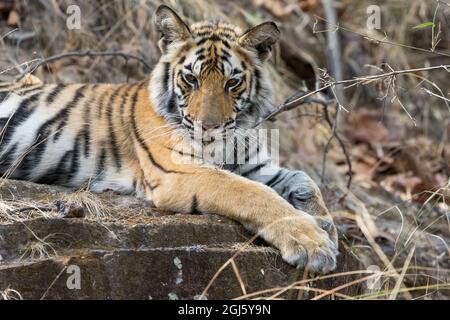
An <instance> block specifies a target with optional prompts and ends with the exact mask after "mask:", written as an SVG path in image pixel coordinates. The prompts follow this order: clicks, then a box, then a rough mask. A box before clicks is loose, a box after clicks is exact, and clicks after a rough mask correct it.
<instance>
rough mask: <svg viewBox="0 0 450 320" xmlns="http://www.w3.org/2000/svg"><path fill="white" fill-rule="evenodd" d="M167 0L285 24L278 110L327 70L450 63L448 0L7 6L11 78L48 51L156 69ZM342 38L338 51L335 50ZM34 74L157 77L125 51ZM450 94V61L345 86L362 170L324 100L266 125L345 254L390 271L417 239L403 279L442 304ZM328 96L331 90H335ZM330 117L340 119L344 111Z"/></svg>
mask: <svg viewBox="0 0 450 320" xmlns="http://www.w3.org/2000/svg"><path fill="white" fill-rule="evenodd" d="M161 3H165V4H167V5H169V6H171V7H172V8H174V9H175V10H176V11H177V12H178V13H179V14H180V15H181V16H182V17H184V18H185V20H186V21H188V22H195V21H199V20H205V19H214V18H220V19H222V20H225V21H229V22H232V23H234V24H237V25H239V26H241V28H242V29H243V30H245V29H246V28H248V27H250V26H252V25H255V24H257V23H259V22H262V21H264V20H273V21H275V22H276V23H277V24H278V26H279V27H280V30H281V32H282V38H281V41H280V42H279V44H278V45H277V47H276V48H275V50H274V56H273V58H272V60H271V62H270V67H269V68H270V73H271V76H272V79H273V83H274V87H275V94H276V101H277V103H278V104H280V103H282V102H283V101H284V100H285V99H287V98H288V97H290V96H292V95H293V94H296V93H297V94H298V92H299V91H300V92H306V91H311V90H314V89H315V88H317V87H319V86H321V85H323V83H324V82H323V81H324V78H326V79H325V81H327V80H328V81H329V80H330V76H337V77H338V78H339V77H341V78H342V79H352V78H354V77H358V76H370V75H376V74H380V73H384V72H390V71H392V70H409V69H415V68H426V67H431V66H439V65H450V5H449V4H448V3H447V2H446V1H436V0H386V1H383V0H380V1H365V0H363V1H362V0H335V1H328V0H325V1H320V0H240V1H227V0H216V1H199V0H172V1H156V0H98V1H82V0H78V1H75V0H73V1H69V0H61V1H58V0H39V1H26V0H15V1H14V0H0V80H12V79H14V78H15V77H16V76H17V75H18V74H20V73H21V72H23V71H24V70H25V69H26V67H30V66H31V67H32V66H33V64H35V63H36V62H37V61H39V59H42V58H46V57H49V56H52V55H56V54H60V53H64V52H70V51H86V50H91V51H122V52H126V53H129V54H134V55H136V56H139V57H142V58H144V59H145V61H146V62H147V63H148V64H149V65H154V64H155V63H156V62H157V61H158V58H159V51H158V48H157V44H156V43H157V39H158V34H157V32H156V30H155V28H154V26H153V23H152V21H153V19H152V17H153V12H154V10H155V8H156V7H157V6H158V5H159V4H161ZM73 4H76V5H78V6H79V7H80V8H81V29H80V30H68V29H67V26H66V19H67V12H66V10H67V7H68V6H69V5H73ZM370 5H376V6H378V7H379V8H380V17H381V24H380V29H375V30H370V29H369V28H368V27H367V20H368V18H369V16H370V14H368V12H367V9H368V7H369V6H370ZM333 15H335V16H336V18H337V23H333V21H332V18H333ZM335 41H338V43H339V44H340V47H338V46H332V44H333V43H335ZM330 44H331V45H330ZM336 52H338V53H339V55H338V59H337V60H336V55H335V53H336ZM333 53H334V54H333ZM333 56H334V58H333ZM327 70H328V71H327ZM339 71H342V75H339ZM34 74H35V75H36V76H38V77H39V78H41V79H43V80H44V82H47V83H55V82H65V83H69V82H126V81H129V82H132V81H137V80H140V79H143V78H145V77H147V76H148V70H146V68H145V67H144V66H143V65H142V64H141V63H140V62H138V61H135V60H126V59H123V58H120V57H96V58H92V57H82V58H67V59H62V60H58V61H56V62H54V63H51V64H48V65H46V66H42V67H40V68H38V69H37V70H35V72H34ZM449 88H450V69H447V70H445V69H436V70H426V71H420V72H408V73H405V74H402V75H398V76H395V77H386V78H382V79H381V80H379V81H372V82H370V83H365V84H362V85H359V86H354V87H351V88H348V89H345V90H343V93H342V97H341V98H342V100H341V101H340V103H341V104H342V108H341V111H340V120H339V122H337V132H338V133H339V134H340V135H341V136H342V139H343V142H344V145H345V149H346V150H347V152H348V153H349V155H350V158H351V163H352V171H351V172H350V171H349V167H348V165H347V163H346V159H345V156H344V153H343V150H342V148H341V147H340V146H339V144H338V143H337V141H336V139H332V140H331V144H330V150H329V152H327V153H326V154H325V155H326V157H324V146H325V145H326V144H327V142H328V141H329V140H330V137H332V130H331V128H330V126H329V125H328V124H327V122H326V121H324V113H323V107H322V106H320V105H315V104H303V105H301V106H299V107H298V108H295V109H294V110H291V111H288V112H285V113H282V114H281V115H280V116H278V117H277V121H275V122H274V123H269V124H268V125H269V126H274V127H278V128H281V130H282V131H281V151H282V162H283V163H282V164H283V165H286V166H289V167H293V168H302V169H304V170H306V171H307V172H308V173H309V174H311V175H312V176H313V177H314V179H315V180H316V181H322V182H323V183H322V184H321V188H322V191H323V193H324V196H325V198H326V201H327V204H328V205H329V207H330V208H331V210H332V211H333V214H334V216H335V219H336V222H337V223H338V224H339V228H340V231H341V233H342V235H343V238H344V239H345V243H346V244H347V247H346V249H347V250H349V251H351V252H352V253H354V254H355V256H356V257H358V259H360V260H361V261H362V262H363V263H364V264H366V265H371V264H378V265H384V267H386V268H387V266H386V264H387V263H386V259H388V260H387V261H389V262H390V263H392V264H393V265H394V266H395V267H399V268H401V267H402V266H403V265H404V264H405V259H406V258H407V254H408V253H409V252H410V248H411V247H414V258H413V261H414V263H412V264H411V266H416V269H414V271H412V272H410V273H411V275H407V276H405V280H404V283H405V285H406V286H407V287H410V288H422V286H425V287H426V288H425V287H423V288H425V289H423V288H422V289H423V290H411V292H413V293H414V297H421V298H443V297H446V295H447V292H448V291H447V290H448V283H449V273H448V272H449V271H450V270H449V269H450V262H449V257H450V251H449V247H448V245H449V244H450V222H449V221H450V212H449V208H448V204H449V203H450V202H449V200H448V199H449V197H450V194H449V176H450V165H449V164H450V141H449V134H450V106H449V105H450V100H449V99H450V89H449ZM341 89H342V88H341ZM430 92H431V93H430ZM324 94H326V95H328V96H329V97H330V98H332V97H333V95H332V92H324ZM329 112H330V113H331V116H334V114H335V108H334V107H330V110H329ZM324 159H325V160H326V161H327V162H326V165H327V170H326V175H325V177H322V165H323V161H324ZM350 175H352V177H353V184H352V185H351V187H350V190H348V189H347V188H346V182H347V180H348V177H349V176H350ZM362 212H363V213H364V212H367V215H365V214H362ZM361 216H362V217H363V219H362V220H361V219H359V218H358V217H361ZM361 221H362V222H361ZM361 223H364V224H365V226H369V228H368V230H369V231H367V230H366V231H365V230H364V228H362V229H363V230H362V229H361V227H362V226H361ZM374 246H375V247H376V248H375V247H374ZM378 249H381V250H382V252H383V254H384V255H385V256H383V255H380V254H379V252H378ZM408 263H409V262H408ZM418 268H428V269H426V270H427V271H426V272H425V271H423V269H420V270H422V271H419V269H418ZM443 270H446V271H445V272H444V271H443ZM391 280H392V279H391ZM393 283H394V284H395V279H394V280H393V281H386V283H384V287H383V288H385V289H386V290H387V292H388V293H385V296H386V295H389V293H390V292H391V291H390V290H392V287H393ZM436 286H438V289H436ZM381 296H382V297H383V294H381ZM407 297H408V296H407ZM409 297H411V296H409Z"/></svg>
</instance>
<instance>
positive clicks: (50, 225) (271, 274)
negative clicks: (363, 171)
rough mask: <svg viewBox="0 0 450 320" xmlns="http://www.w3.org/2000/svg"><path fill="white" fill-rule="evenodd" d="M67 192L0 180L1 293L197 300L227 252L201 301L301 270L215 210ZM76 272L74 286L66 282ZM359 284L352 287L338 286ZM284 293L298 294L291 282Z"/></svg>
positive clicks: (350, 265) (344, 260)
mask: <svg viewBox="0 0 450 320" xmlns="http://www.w3.org/2000/svg"><path fill="white" fill-rule="evenodd" d="M74 194H75V193H74V192H72V191H71V190H68V189H65V188H62V187H57V186H45V185H37V184H33V183H29V182H19V181H11V180H5V181H3V183H2V186H1V188H0V196H1V203H2V204H4V205H6V206H8V208H9V209H8V210H6V211H5V209H3V211H4V212H3V213H0V216H1V217H2V219H1V220H0V292H1V291H4V290H6V289H7V288H10V289H14V290H17V291H18V292H19V293H20V294H21V296H22V297H23V298H24V299H198V298H199V297H200V295H201V294H202V292H203V291H204V290H205V288H206V287H207V286H208V284H209V283H210V282H211V280H212V279H213V277H214V275H215V274H216V272H217V271H218V270H219V269H221V267H222V266H223V265H224V264H226V263H227V261H229V259H230V258H231V257H233V256H235V258H234V261H235V264H236V267H237V270H238V271H237V272H238V274H236V272H235V271H234V270H233V268H232V266H231V264H228V265H227V266H226V267H225V268H223V271H222V272H220V274H219V275H218V276H217V277H216V279H215V280H214V281H213V282H212V284H211V286H210V287H209V289H208V290H207V292H206V298H207V299H232V298H237V297H240V296H242V295H243V291H242V286H243V287H244V288H245V291H246V293H248V294H249V293H254V292H257V291H261V290H266V289H271V288H279V287H285V286H288V285H290V284H291V283H292V282H293V281H299V280H301V279H302V277H303V276H304V272H303V271H302V270H297V269H295V268H293V267H291V266H289V265H287V264H285V263H284V262H283V261H282V260H281V257H280V255H279V254H278V251H277V250H275V249H273V248H271V247H269V246H267V245H266V244H265V243H263V241H261V240H258V239H257V240H256V241H253V242H252V243H250V244H249V243H248V242H249V239H251V237H252V236H251V235H250V234H249V233H247V231H246V230H245V229H244V228H243V227H242V226H240V225H239V224H237V223H235V222H233V221H231V220H228V219H225V218H223V217H219V216H216V215H209V214H208V215H181V214H173V213H167V212H161V211H159V210H157V209H155V208H153V207H152V204H151V203H149V202H147V201H143V200H139V199H136V198H133V197H127V196H119V195H115V194H113V193H110V192H108V193H104V194H99V195H93V194H87V193H77V194H76V195H74ZM86 199H87V200H86ZM57 200H60V201H64V203H66V204H67V205H71V206H75V207H76V206H80V207H82V208H83V210H85V211H86V216H85V217H84V218H63V217H61V213H60V212H58V210H57V207H56V206H55V205H54V202H55V201H57ZM93 202H95V203H97V204H98V208H96V209H95V210H94V209H92V204H93ZM89 205H91V207H89ZM5 212H6V213H8V215H7V216H6V214H5ZM342 247H343V246H341V248H342ZM73 266H76V267H75V269H76V270H75V271H74V269H73V268H74V267H73ZM357 269H358V270H359V269H361V266H360V264H359V262H358V261H357V260H356V259H355V258H354V257H353V256H352V255H351V254H350V253H347V252H345V251H343V250H342V249H341V254H340V256H339V257H338V270H336V272H342V271H349V270H357ZM78 270H79V274H80V282H79V285H80V289H77V288H75V289H74V288H73V283H76V282H73V281H74V278H73V276H74V275H75V273H77V271H78ZM74 272H75V273H74ZM353 279H354V278H352V277H351V276H341V277H332V278H329V279H326V280H319V281H313V282H310V285H311V286H313V287H316V288H320V289H324V290H327V289H332V288H334V287H337V286H339V285H342V284H345V283H348V282H350V281H351V280H353ZM241 281H242V283H241ZM71 284H72V285H71ZM361 290H362V289H361V287H360V286H351V287H349V288H348V289H345V290H342V291H340V293H343V294H347V295H355V294H358V293H361ZM276 292H277V291H276V290H274V291H271V292H269V293H266V294H265V296H270V295H272V294H274V293H276ZM312 295H313V293H310V295H309V296H305V295H303V297H306V298H308V297H309V298H310V297H311V296H312ZM282 297H285V298H292V297H295V298H298V290H296V291H293V290H290V291H287V292H286V293H285V294H284V295H282ZM328 298H329V297H328Z"/></svg>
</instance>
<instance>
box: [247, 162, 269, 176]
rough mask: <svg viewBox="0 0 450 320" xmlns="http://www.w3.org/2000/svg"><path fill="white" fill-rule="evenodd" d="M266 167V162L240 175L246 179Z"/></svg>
mask: <svg viewBox="0 0 450 320" xmlns="http://www.w3.org/2000/svg"><path fill="white" fill-rule="evenodd" d="M266 165H267V162H263V163H260V164H258V165H257V166H255V167H253V168H252V169H250V170H249V171H247V172H243V173H241V175H242V176H243V177H248V176H250V175H251V174H253V173H255V172H257V171H259V170H261V168H264V167H265V166H266Z"/></svg>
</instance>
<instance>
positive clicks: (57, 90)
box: [47, 84, 66, 104]
mask: <svg viewBox="0 0 450 320" xmlns="http://www.w3.org/2000/svg"><path fill="white" fill-rule="evenodd" d="M65 88H66V85H64V84H58V85H57V86H56V87H55V89H53V91H52V92H50V93H49V94H48V96H47V104H50V103H52V102H53V101H55V99H56V97H57V96H58V94H60V93H61V91H63V90H64V89H65Z"/></svg>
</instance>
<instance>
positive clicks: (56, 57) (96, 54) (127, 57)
mask: <svg viewBox="0 0 450 320" xmlns="http://www.w3.org/2000/svg"><path fill="white" fill-rule="evenodd" d="M71 57H121V58H123V59H125V61H128V60H130V59H131V60H136V61H138V62H140V63H142V64H143V65H144V66H145V68H147V69H148V70H151V69H152V67H151V66H150V65H149V64H148V63H147V62H146V61H145V60H144V59H143V58H141V57H138V56H136V55H132V54H128V53H125V52H116V51H84V52H80V51H73V52H66V53H62V54H57V55H54V56H51V57H48V58H45V59H42V60H40V61H39V62H38V63H36V64H35V65H34V66H30V67H28V68H27V69H26V70H25V71H24V72H23V73H21V74H20V76H19V77H18V78H17V79H16V80H20V79H22V78H23V77H24V76H25V75H26V74H27V73H31V72H33V71H35V70H36V69H37V68H39V67H40V66H42V65H45V64H48V63H51V62H54V61H57V60H61V59H64V58H71Z"/></svg>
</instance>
